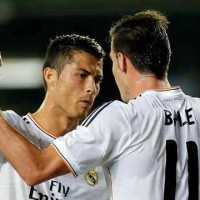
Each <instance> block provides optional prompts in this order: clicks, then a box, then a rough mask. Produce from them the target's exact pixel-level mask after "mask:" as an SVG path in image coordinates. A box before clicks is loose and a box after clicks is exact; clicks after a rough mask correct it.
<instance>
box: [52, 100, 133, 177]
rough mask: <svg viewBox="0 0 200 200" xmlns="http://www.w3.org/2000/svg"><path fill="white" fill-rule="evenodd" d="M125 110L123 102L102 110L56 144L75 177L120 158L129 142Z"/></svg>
mask: <svg viewBox="0 0 200 200" xmlns="http://www.w3.org/2000/svg"><path fill="white" fill-rule="evenodd" d="M123 107H124V103H122V102H119V101H114V102H112V103H110V104H108V105H107V106H104V108H103V109H102V107H100V108H98V109H97V110H95V111H94V112H93V113H92V114H91V115H90V116H88V118H86V120H85V121H84V122H83V123H82V125H81V126H78V127H77V129H76V130H74V131H72V132H70V133H68V134H66V135H65V136H63V137H59V138H58V139H56V140H55V142H54V143H53V145H54V147H55V148H56V149H57V151H58V153H59V154H60V155H61V156H62V157H63V159H64V160H65V161H66V162H67V164H68V166H70V168H71V170H73V172H74V174H76V175H78V174H81V173H82V172H83V171H85V170H87V169H88V168H92V167H96V166H99V165H105V164H107V163H109V162H114V160H116V159H118V158H119V157H120V155H121V153H122V151H123V150H124V148H125V147H124V141H126V140H127V139H126V135H128V134H125V132H129V131H130V130H129V125H128V123H127V121H128V120H127V115H126V112H125V110H124V108H123Z"/></svg>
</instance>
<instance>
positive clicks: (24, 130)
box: [2, 110, 34, 142]
mask: <svg viewBox="0 0 200 200" xmlns="http://www.w3.org/2000/svg"><path fill="white" fill-rule="evenodd" d="M2 114H3V117H4V119H5V120H6V121H7V122H8V123H9V124H10V125H11V126H12V127H13V128H14V129H15V130H16V131H18V132H19V133H20V134H21V135H23V136H25V137H26V138H27V139H28V140H30V141H32V142H33V140H34V139H33V136H32V135H31V134H30V131H31V130H29V129H28V127H27V125H26V123H25V122H24V120H23V119H22V117H21V116H20V115H18V114H17V113H16V112H14V111H13V110H6V111H3V112H2Z"/></svg>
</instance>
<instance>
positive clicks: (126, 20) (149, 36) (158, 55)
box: [109, 10, 171, 79]
mask: <svg viewBox="0 0 200 200" xmlns="http://www.w3.org/2000/svg"><path fill="white" fill-rule="evenodd" d="M168 24H169V22H168V20H167V18H166V16H164V15H163V14H161V13H160V12H158V11H154V10H147V11H143V12H139V13H136V14H134V15H128V16H124V17H122V18H121V19H120V20H119V21H118V22H116V23H115V24H114V25H113V26H112V27H111V29H110V32H109V33H110V39H111V40H112V45H113V50H114V52H115V53H118V52H121V53H124V54H125V55H126V56H127V57H128V58H129V59H130V61H131V63H132V64H133V65H134V67H135V68H136V69H137V70H138V71H139V72H140V73H147V74H149V73H150V74H154V75H156V77H157V78H159V79H162V78H163V77H164V76H165V75H166V74H167V71H168V68H169V63H170V58H171V48H170V42H169V38H168V35H167V32H166V30H167V28H168Z"/></svg>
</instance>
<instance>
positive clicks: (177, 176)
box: [113, 88, 200, 200]
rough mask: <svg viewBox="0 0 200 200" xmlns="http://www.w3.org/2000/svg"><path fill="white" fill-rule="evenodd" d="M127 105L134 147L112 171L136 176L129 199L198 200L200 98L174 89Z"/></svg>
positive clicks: (149, 92)
mask: <svg viewBox="0 0 200 200" xmlns="http://www.w3.org/2000/svg"><path fill="white" fill-rule="evenodd" d="M128 106H129V110H130V107H131V109H132V111H131V112H133V113H134V115H133V117H131V120H132V122H131V124H132V125H131V126H132V127H131V129H132V136H133V143H132V144H131V145H130V144H129V146H132V148H127V149H128V150H127V151H130V152H129V153H127V156H124V157H122V158H121V161H122V162H118V164H117V165H113V167H115V168H118V167H119V166H118V165H120V163H121V164H122V163H123V166H127V167H126V169H128V168H129V169H128V170H124V172H123V176H124V179H127V177H131V176H133V177H132V179H131V180H130V183H127V182H126V181H125V182H126V185H131V184H132V185H133V188H132V190H133V191H135V192H133V193H130V198H131V199H134V200H147V199H150V200H199V170H200V168H199V167H200V165H199V156H198V154H199V147H200V142H199V141H200V140H199V138H200V124H199V120H200V100H199V99H197V98H192V97H189V96H187V95H185V94H184V93H183V92H182V91H181V90H180V88H176V89H171V90H165V91H146V92H144V93H143V94H141V95H140V96H139V97H138V98H137V99H136V100H133V101H130V103H129V105H128ZM131 115H132V114H131V113H130V116H131ZM131 149H134V151H132V150H131ZM131 151H132V152H131ZM133 174H134V175H133ZM121 180H122V179H121ZM122 182H123V180H122ZM131 182H132V183H131ZM133 182H134V184H133ZM123 185H125V184H123V183H121V186H122V187H123ZM123 191H124V190H123V189H122V190H121V192H122V193H123Z"/></svg>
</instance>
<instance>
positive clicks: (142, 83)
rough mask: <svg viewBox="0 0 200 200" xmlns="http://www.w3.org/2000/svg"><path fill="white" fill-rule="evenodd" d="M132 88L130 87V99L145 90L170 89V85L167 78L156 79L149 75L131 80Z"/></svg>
mask: <svg viewBox="0 0 200 200" xmlns="http://www.w3.org/2000/svg"><path fill="white" fill-rule="evenodd" d="M131 82H132V84H129V85H132V86H133V87H130V88H129V90H130V95H131V96H132V98H134V97H136V96H138V95H139V94H141V93H142V92H144V91H146V90H163V89H168V88H170V87H171V86H170V83H169V81H168V79H167V76H166V77H164V78H163V79H157V78H156V77H155V76H151V75H141V74H140V75H138V77H136V78H135V79H132V80H131Z"/></svg>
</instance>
